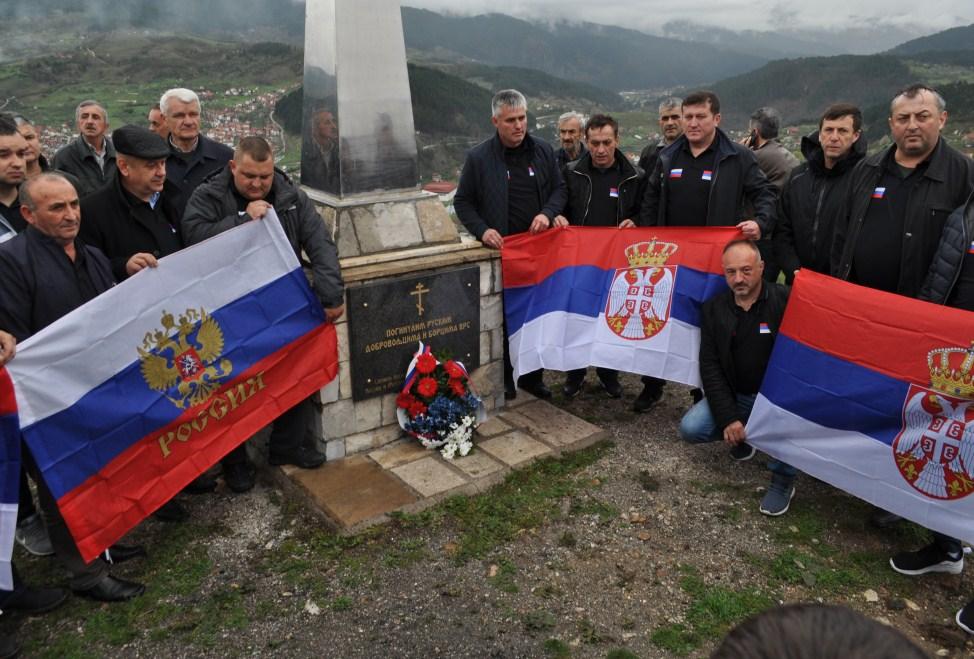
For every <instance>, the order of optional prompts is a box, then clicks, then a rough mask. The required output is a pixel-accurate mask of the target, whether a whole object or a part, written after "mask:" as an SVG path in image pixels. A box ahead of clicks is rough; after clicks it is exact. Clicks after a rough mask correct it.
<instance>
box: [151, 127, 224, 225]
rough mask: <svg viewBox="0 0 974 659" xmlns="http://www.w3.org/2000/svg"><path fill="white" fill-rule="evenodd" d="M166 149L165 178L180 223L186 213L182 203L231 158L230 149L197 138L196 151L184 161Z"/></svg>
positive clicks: (205, 139) (207, 139) (171, 148)
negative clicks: (167, 154)
mask: <svg viewBox="0 0 974 659" xmlns="http://www.w3.org/2000/svg"><path fill="white" fill-rule="evenodd" d="M169 150H170V155H169V159H168V160H166V179H167V180H168V181H169V182H170V183H171V184H172V187H173V194H172V197H171V198H170V201H171V202H172V205H173V208H175V209H176V217H177V218H179V219H180V220H181V219H182V217H183V213H184V212H185V211H186V202H188V201H189V198H190V197H191V196H193V191H194V190H196V188H197V187H199V185H200V183H202V182H203V181H205V180H206V179H208V178H209V177H210V176H212V175H213V174H215V173H216V172H219V171H220V170H222V169H223V168H224V167H226V165H227V163H228V162H230V159H231V158H233V149H231V148H230V147H228V146H226V145H225V144H220V143H219V142H214V141H213V140H211V139H209V138H208V137H203V136H202V135H200V141H199V143H198V144H197V145H196V150H195V151H193V153H192V154H191V155H190V156H189V157H188V158H184V157H183V155H184V154H180V153H179V152H178V151H177V150H176V147H174V146H172V144H170V145H169Z"/></svg>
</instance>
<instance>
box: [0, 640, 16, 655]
mask: <svg viewBox="0 0 974 659" xmlns="http://www.w3.org/2000/svg"><path fill="white" fill-rule="evenodd" d="M19 654H20V643H18V642H17V639H15V638H14V637H13V636H0V659H13V658H14V657H16V656H17V655H19Z"/></svg>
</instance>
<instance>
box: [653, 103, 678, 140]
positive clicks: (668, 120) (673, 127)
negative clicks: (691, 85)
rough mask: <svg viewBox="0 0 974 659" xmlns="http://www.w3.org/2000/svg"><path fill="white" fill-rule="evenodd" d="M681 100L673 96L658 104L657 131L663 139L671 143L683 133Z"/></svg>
mask: <svg viewBox="0 0 974 659" xmlns="http://www.w3.org/2000/svg"><path fill="white" fill-rule="evenodd" d="M682 108H683V100H682V99H679V98H677V97H675V96H671V97H669V98H667V99H664V100H663V101H662V102H661V103H660V104H659V132H660V134H661V135H662V136H663V141H664V142H666V143H667V144H673V142H675V141H676V140H677V138H678V137H680V135H682V134H683V109H682Z"/></svg>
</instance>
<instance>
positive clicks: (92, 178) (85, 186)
mask: <svg viewBox="0 0 974 659" xmlns="http://www.w3.org/2000/svg"><path fill="white" fill-rule="evenodd" d="M53 166H54V169H57V170H60V171H62V172H67V173H68V174H71V175H72V176H74V177H75V178H76V179H77V185H76V186H75V187H77V188H78V197H84V196H87V195H90V194H91V193H92V192H95V191H96V190H99V189H101V188H102V187H104V186H105V185H106V184H107V183H108V182H109V181H111V180H112V179H113V178H114V177H115V170H116V167H115V147H114V146H113V145H112V141H111V140H110V139H108V138H107V137H106V138H105V169H104V170H102V168H101V167H99V166H98V161H97V160H95V154H94V153H93V152H92V150H91V147H90V146H88V144H87V143H86V142H85V138H83V137H81V136H80V135H79V136H78V137H76V138H75V139H73V140H71V141H70V142H69V143H68V144H66V145H65V146H63V147H61V148H60V149H58V152H57V153H55V154H54V163H53Z"/></svg>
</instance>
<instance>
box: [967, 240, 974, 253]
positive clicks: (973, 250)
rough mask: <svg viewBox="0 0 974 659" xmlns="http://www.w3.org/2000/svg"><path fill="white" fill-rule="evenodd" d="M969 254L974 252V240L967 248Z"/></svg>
mask: <svg viewBox="0 0 974 659" xmlns="http://www.w3.org/2000/svg"><path fill="white" fill-rule="evenodd" d="M967 253H968V254H974V242H971V246H970V247H968V248H967Z"/></svg>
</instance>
